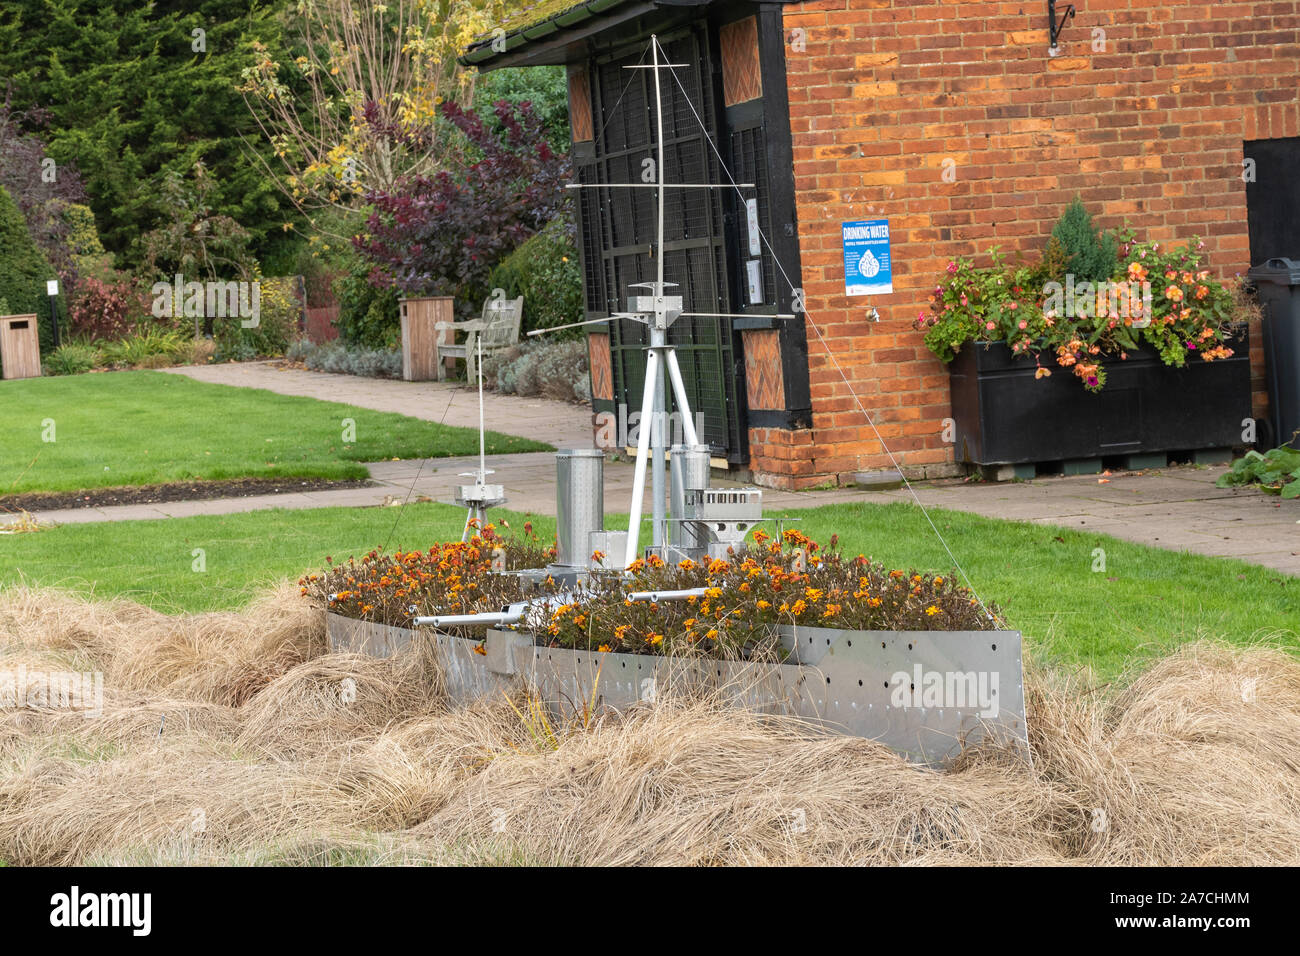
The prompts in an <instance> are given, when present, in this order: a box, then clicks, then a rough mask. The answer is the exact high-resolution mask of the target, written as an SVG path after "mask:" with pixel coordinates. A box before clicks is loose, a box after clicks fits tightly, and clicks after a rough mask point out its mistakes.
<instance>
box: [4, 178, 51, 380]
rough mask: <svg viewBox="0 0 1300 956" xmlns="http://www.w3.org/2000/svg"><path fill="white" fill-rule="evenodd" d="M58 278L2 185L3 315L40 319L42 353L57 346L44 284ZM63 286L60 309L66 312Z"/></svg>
mask: <svg viewBox="0 0 1300 956" xmlns="http://www.w3.org/2000/svg"><path fill="white" fill-rule="evenodd" d="M54 277H55V272H54V268H53V267H52V266H51V265H50V263H49V261H48V260H47V259H46V258H45V256H44V255H43V254H42V253H41V251H40V249H38V248H37V246H36V243H35V242H33V241H32V237H31V235H30V234H29V233H28V232H27V223H26V221H25V220H24V219H23V214H22V213H21V212H19V211H18V207H17V206H16V205H15V204H14V201H13V198H12V197H10V195H9V192H8V191H7V190H6V189H5V188H4V187H3V186H0V315H27V314H29V313H32V312H34V313H36V315H37V316H39V318H40V322H39V325H40V338H41V354H42V355H45V354H46V353H47V352H49V351H50V350H51V349H52V348H53V347H54V331H53V328H52V327H51V325H50V300H49V298H48V297H47V296H46V295H45V283H46V282H47V281H48V280H50V279H53V278H54ZM62 300H63V293H62V287H60V292H59V311H60V312H63V311H64V306H63V301H62Z"/></svg>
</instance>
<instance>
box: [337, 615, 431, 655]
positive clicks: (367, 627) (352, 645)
mask: <svg viewBox="0 0 1300 956" xmlns="http://www.w3.org/2000/svg"><path fill="white" fill-rule="evenodd" d="M325 635H326V637H327V638H328V640H329V648H330V651H331V653H334V654H369V655H371V656H372V657H392V656H393V655H394V654H397V653H400V652H401V651H403V650H405V649H406V648H407V647H408V646H409V645H410V643H411V640H412V639H413V638H414V637H415V632H414V631H412V630H410V629H408V628H405V627H393V626H392V625H389V624H376V623H374V622H371V621H359V620H357V619H356V618H352V617H344V616H343V615H341V614H332V613H330V612H328V611H327V612H326V613H325Z"/></svg>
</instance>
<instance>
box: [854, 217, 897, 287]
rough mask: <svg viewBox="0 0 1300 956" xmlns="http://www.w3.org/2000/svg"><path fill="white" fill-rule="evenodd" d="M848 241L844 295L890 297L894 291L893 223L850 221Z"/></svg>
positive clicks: (884, 220)
mask: <svg viewBox="0 0 1300 956" xmlns="http://www.w3.org/2000/svg"><path fill="white" fill-rule="evenodd" d="M841 228H842V238H843V242H844V294H845V295H887V294H888V293H890V292H893V291H894V273H893V266H892V264H891V262H890V258H889V220H888V219H869V220H863V221H860V222H846V223H843V224H842V226H841Z"/></svg>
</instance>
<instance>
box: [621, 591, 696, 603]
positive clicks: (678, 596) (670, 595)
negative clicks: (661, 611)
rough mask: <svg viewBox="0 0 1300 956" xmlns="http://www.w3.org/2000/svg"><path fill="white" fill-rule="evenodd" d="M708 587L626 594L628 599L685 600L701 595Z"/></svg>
mask: <svg viewBox="0 0 1300 956" xmlns="http://www.w3.org/2000/svg"><path fill="white" fill-rule="evenodd" d="M706 591H708V588H686V589H685V590H682V591H633V592H632V593H631V594H629V595H628V596H627V599H628V600H629V601H685V600H686V599H687V598H692V597H703V596H704V594H705V592H706Z"/></svg>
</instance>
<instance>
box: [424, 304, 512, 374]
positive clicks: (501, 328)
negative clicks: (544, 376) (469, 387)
mask: <svg viewBox="0 0 1300 956" xmlns="http://www.w3.org/2000/svg"><path fill="white" fill-rule="evenodd" d="M523 318H524V297H523V296H522V295H521V296H520V297H519V298H517V299H496V298H491V299H488V300H487V301H486V302H484V303H483V317H482V318H478V319H470V320H468V321H465V322H439V323H437V324H436V325H435V326H434V328H435V329H437V330H438V333H439V334H438V342H437V343H436V344H435V345H434V355H433V361H434V364H435V365H436V366H437V367H438V381H440V382H441V381H443V380H444V379H446V377H447V365H446V363H445V362H444V361H443V359H444V358H463V359H464V360H465V373H466V377H467V380H468V381H469V382H470V383H471V384H472V383H473V382H474V381H475V380H476V379H477V378H478V350H479V346H480V344H481V345H482V348H483V352H484V353H487V352H491V351H493V350H495V349H503V348H506V347H507V346H510V345H515V344H517V343H518V342H519V327H520V325H522V324H523ZM458 332H464V333H465V341H464V342H462V343H460V344H456V333H458ZM444 339H446V341H443V340H444ZM480 340H481V342H480Z"/></svg>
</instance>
